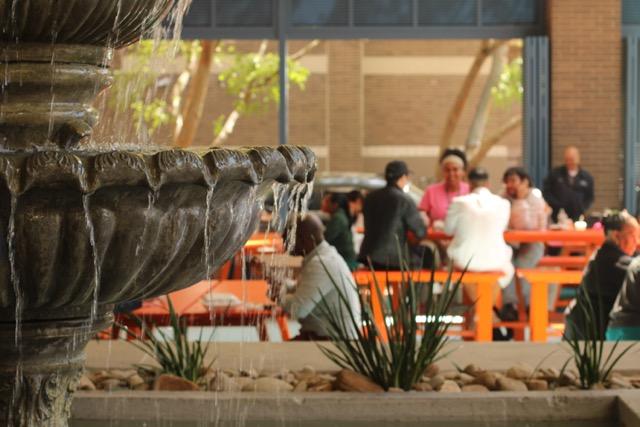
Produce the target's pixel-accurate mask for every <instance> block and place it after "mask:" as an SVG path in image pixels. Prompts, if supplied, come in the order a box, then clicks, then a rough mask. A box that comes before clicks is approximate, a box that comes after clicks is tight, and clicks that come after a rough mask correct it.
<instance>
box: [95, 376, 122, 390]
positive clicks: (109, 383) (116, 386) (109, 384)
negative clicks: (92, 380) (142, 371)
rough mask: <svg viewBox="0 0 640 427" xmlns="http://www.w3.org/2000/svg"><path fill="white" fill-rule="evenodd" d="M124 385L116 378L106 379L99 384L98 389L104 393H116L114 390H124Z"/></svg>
mask: <svg viewBox="0 0 640 427" xmlns="http://www.w3.org/2000/svg"><path fill="white" fill-rule="evenodd" d="M125 384H126V383H123V382H122V381H120V380H119V379H117V378H108V379H105V380H103V381H101V382H100V383H99V387H100V389H101V390H104V391H116V390H122V389H124V388H125V387H124V385H125Z"/></svg>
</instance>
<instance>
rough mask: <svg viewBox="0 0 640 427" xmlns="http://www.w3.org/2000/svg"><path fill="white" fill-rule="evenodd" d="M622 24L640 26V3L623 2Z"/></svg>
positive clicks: (635, 0) (624, 0)
mask: <svg viewBox="0 0 640 427" xmlns="http://www.w3.org/2000/svg"><path fill="white" fill-rule="evenodd" d="M622 23H623V24H631V25H640V1H638V0H622Z"/></svg>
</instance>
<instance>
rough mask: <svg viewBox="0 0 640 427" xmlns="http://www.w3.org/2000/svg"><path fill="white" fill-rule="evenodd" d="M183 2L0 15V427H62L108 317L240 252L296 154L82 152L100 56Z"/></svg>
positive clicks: (104, 81)
mask: <svg viewBox="0 0 640 427" xmlns="http://www.w3.org/2000/svg"><path fill="white" fill-rule="evenodd" d="M176 3H179V4H178V5H177V6H178V8H180V9H181V10H182V11H184V9H185V6H186V3H187V1H186V0H66V1H57V0H30V1H20V0H6V1H0V20H2V24H1V26H0V61H2V64H1V66H0V67H1V68H0V80H1V81H2V86H1V88H0V90H1V94H2V99H1V102H0V233H2V234H3V236H2V238H1V239H0V355H1V357H0V425H7V426H20V427H23V426H29V427H32V426H33V427H35V426H38V427H42V426H51V427H61V426H66V425H67V418H68V415H69V410H70V404H71V395H72V393H73V390H74V388H75V384H76V382H77V380H78V378H79V376H80V374H81V370H82V365H83V361H84V348H85V345H86V343H87V341H88V340H89V339H90V338H91V337H92V336H93V335H94V334H95V333H96V332H97V331H99V330H101V329H103V328H105V327H106V326H107V325H108V324H109V322H111V320H112V314H111V311H112V309H113V306H114V304H116V303H118V302H121V301H128V300H133V299H138V298H144V297H153V296H157V295H162V294H166V293H168V292H171V291H174V290H177V289H180V288H184V287H186V286H188V285H190V284H192V283H195V282H197V281H199V280H201V279H203V278H205V277H206V276H207V273H208V272H210V271H214V270H215V269H216V268H217V267H219V266H220V265H221V264H222V263H223V262H225V261H226V260H227V259H228V258H230V257H231V256H232V255H233V254H234V253H235V252H236V251H238V250H239V249H240V248H241V247H242V245H243V243H244V242H245V241H246V240H247V239H248V238H249V236H250V235H251V233H252V232H253V230H254V229H255V226H256V224H257V221H258V216H259V211H260V206H261V204H262V201H263V199H264V197H265V195H266V194H267V192H268V191H269V190H270V189H271V187H272V185H273V184H274V183H278V185H281V186H284V187H285V188H290V190H291V191H292V192H293V193H294V194H300V193H301V188H304V186H305V185H306V184H307V183H308V182H311V180H312V179H313V175H314V172H315V157H314V155H313V153H312V152H311V151H309V150H307V149H304V148H297V147H280V148H278V149H275V148H266V147H262V148H247V149H241V150H228V149H210V150H202V151H199V152H198V151H185V150H172V149H168V150H161V149H157V150H155V151H152V150H145V151H133V150H113V149H110V148H105V149H104V150H100V149H95V144H93V145H92V147H94V148H92V149H91V150H88V149H83V145H84V144H85V143H86V141H87V139H88V138H89V137H90V135H91V131H92V128H93V126H94V125H95V123H96V120H97V113H96V111H95V110H94V109H93V107H92V106H91V103H92V101H93V100H94V99H95V97H96V96H97V95H98V94H99V93H100V92H101V91H103V90H104V89H106V88H107V87H108V86H109V84H110V83H111V74H110V71H109V68H108V65H109V61H110V59H111V54H112V50H113V49H117V48H119V47H122V46H125V45H127V44H130V43H132V42H134V41H136V40H137V39H138V38H140V37H141V35H142V34H145V32H148V31H149V29H150V28H152V27H153V26H155V25H157V24H158V23H159V22H161V21H162V20H163V19H165V17H166V16H167V15H168V14H169V13H170V11H171V10H172V8H173V7H175V6H176Z"/></svg>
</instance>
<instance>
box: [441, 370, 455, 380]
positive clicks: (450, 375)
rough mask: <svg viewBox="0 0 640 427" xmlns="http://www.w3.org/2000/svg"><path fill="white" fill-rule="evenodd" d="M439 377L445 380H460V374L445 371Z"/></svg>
mask: <svg viewBox="0 0 640 427" xmlns="http://www.w3.org/2000/svg"><path fill="white" fill-rule="evenodd" d="M440 375H442V376H443V377H444V379H445V380H457V379H458V378H460V372H458V371H446V372H443V373H442V374H440Z"/></svg>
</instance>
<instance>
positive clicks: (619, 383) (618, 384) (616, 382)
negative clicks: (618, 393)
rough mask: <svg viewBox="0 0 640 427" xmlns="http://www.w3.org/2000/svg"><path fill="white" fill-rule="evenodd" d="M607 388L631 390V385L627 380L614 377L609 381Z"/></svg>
mask: <svg viewBox="0 0 640 427" xmlns="http://www.w3.org/2000/svg"><path fill="white" fill-rule="evenodd" d="M609 388H612V389H618V390H619V389H630V388H633V384H631V381H629V380H628V379H626V378H624V377H621V376H618V375H616V376H614V377H612V378H611V379H610V380H609Z"/></svg>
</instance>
